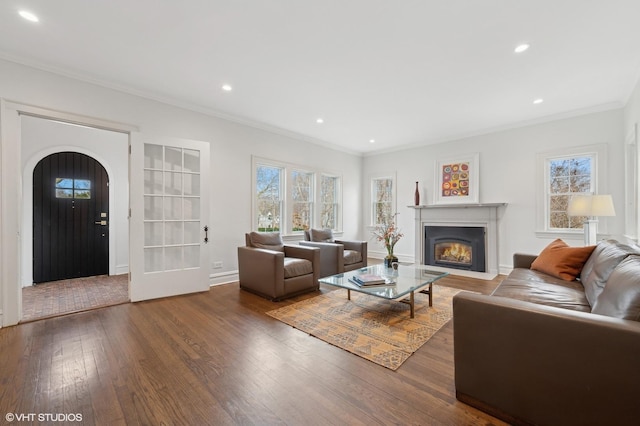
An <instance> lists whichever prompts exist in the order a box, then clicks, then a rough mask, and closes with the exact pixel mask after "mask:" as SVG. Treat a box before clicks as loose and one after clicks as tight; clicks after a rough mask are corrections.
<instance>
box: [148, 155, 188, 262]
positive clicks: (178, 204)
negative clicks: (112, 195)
mask: <svg viewBox="0 0 640 426" xmlns="http://www.w3.org/2000/svg"><path fill="white" fill-rule="evenodd" d="M199 171H200V153H199V151H195V150H185V149H182V148H177V147H170V146H165V147H163V146H159V145H158V146H156V145H149V144H145V170H144V190H145V194H147V195H145V197H144V201H145V214H144V220H145V225H144V233H145V235H144V242H145V272H156V271H169V270H181V269H185V268H194V267H198V266H199V265H200V257H199V253H200V245H199V244H200V230H201V225H200V221H199V219H200V174H199ZM152 194H153V195H152ZM187 244H188V245H187ZM194 254H197V256H198V257H197V258H195V259H194V258H192V257H189V256H191V255H194ZM187 255H188V256H187Z"/></svg>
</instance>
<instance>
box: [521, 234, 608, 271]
mask: <svg viewBox="0 0 640 426" xmlns="http://www.w3.org/2000/svg"><path fill="white" fill-rule="evenodd" d="M595 247H596V246H587V247H569V246H568V245H567V243H565V242H564V241H562V240H561V239H560V238H558V239H557V240H555V241H553V242H552V243H551V244H549V245H548V246H547V247H545V248H544V250H542V252H541V253H540V254H539V255H538V257H537V258H536V260H534V261H533V263H532V264H531V269H533V270H536V271H540V272H545V273H547V274H549V275H551V276H553V277H557V278H562V279H563V280H566V281H573V280H575V279H576V277H578V275H579V274H580V271H581V270H582V267H583V266H584V263H585V262H586V261H587V259H588V258H589V255H591V252H593V250H594V249H595Z"/></svg>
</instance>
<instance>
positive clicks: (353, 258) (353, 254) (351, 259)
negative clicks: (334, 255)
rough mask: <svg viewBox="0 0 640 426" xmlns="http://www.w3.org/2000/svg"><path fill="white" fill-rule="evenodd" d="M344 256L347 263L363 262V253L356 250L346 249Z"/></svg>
mask: <svg viewBox="0 0 640 426" xmlns="http://www.w3.org/2000/svg"><path fill="white" fill-rule="evenodd" d="M343 258H344V264H345V265H352V264H354V263H358V262H362V253H360V252H359V251H355V250H345V251H344V256H343Z"/></svg>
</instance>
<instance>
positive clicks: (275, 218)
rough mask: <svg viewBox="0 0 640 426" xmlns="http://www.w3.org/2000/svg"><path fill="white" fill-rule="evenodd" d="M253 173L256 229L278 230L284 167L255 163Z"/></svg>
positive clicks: (265, 230)
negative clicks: (254, 175)
mask: <svg viewBox="0 0 640 426" xmlns="http://www.w3.org/2000/svg"><path fill="white" fill-rule="evenodd" d="M255 173H256V180H255V185H256V191H255V197H256V198H255V200H256V203H255V206H256V214H257V216H256V221H257V222H256V225H257V229H258V231H264V232H274V231H279V230H280V218H281V216H282V204H283V199H282V194H283V191H282V187H283V185H282V184H283V180H284V179H283V176H284V168H282V167H277V166H272V165H268V164H257V165H256V167H255Z"/></svg>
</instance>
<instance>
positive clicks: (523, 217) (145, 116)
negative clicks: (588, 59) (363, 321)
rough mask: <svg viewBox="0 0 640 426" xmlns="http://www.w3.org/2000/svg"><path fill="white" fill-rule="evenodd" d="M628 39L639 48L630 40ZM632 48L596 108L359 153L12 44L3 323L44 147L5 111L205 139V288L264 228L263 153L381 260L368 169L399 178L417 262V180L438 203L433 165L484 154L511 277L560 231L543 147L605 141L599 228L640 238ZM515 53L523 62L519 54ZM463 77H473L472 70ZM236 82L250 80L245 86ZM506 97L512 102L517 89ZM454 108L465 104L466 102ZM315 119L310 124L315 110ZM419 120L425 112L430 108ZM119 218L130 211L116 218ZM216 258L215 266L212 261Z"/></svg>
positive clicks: (2, 67) (569, 236)
mask: <svg viewBox="0 0 640 426" xmlns="http://www.w3.org/2000/svg"><path fill="white" fill-rule="evenodd" d="M623 3H624V2H623ZM625 5H626V6H629V9H630V12H629V13H628V15H635V16H637V14H636V13H635V8H637V6H635V5H634V4H631V3H628V4H625ZM578 8H579V7H578ZM630 38H631V37H630ZM625 42H628V43H629V44H630V45H631V46H633V45H634V43H635V42H632V41H629V40H625ZM515 43H517V41H516V40H505V41H504V54H505V56H506V55H513V53H512V51H513V47H514V46H512V44H515ZM5 48H6V46H5ZM536 48H540V47H539V46H536V45H535V40H534V41H532V47H531V52H529V53H532V52H534V51H535V49H536ZM636 51H640V49H636V50H635V51H632V50H630V51H629V55H630V56H633V55H636V57H635V58H634V59H635V64H636V67H635V69H633V70H624V73H623V72H622V71H620V75H624V76H625V77H626V76H627V75H628V74H633V75H635V78H634V79H633V81H625V82H624V87H625V88H626V89H625V90H619V87H618V86H617V85H614V84H612V87H615V88H616V93H612V94H611V96H610V97H609V98H607V99H606V100H604V101H602V102H599V103H597V104H590V105H586V106H585V105H583V104H580V103H578V102H576V103H575V108H570V109H567V110H564V111H562V112H555V113H549V114H544V113H542V114H539V115H538V117H537V118H535V119H516V120H514V121H512V122H510V123H508V124H502V125H499V126H493V127H488V128H478V129H476V130H475V131H456V130H455V129H454V130H453V131H451V133H450V134H451V135H453V136H451V137H448V138H444V137H442V138H438V137H434V138H425V139H424V140H423V141H417V142H415V143H410V144H406V145H404V146H402V147H388V148H380V149H374V150H371V151H367V152H364V151H361V150H360V149H359V148H360V145H358V149H348V148H345V147H341V146H338V145H335V144H332V143H330V142H329V143H324V141H323V140H322V139H321V138H319V137H315V136H305V135H302V134H300V133H297V132H294V131H287V130H284V129H281V128H277V127H275V126H269V125H267V124H265V123H261V122H255V121H251V120H246V119H243V118H240V117H232V116H228V117H225V116H224V115H223V114H217V115H216V114H214V113H212V111H209V110H206V109H205V108H202V109H200V110H198V109H197V108H194V107H193V105H181V104H180V103H179V102H177V101H176V102H171V101H172V98H171V97H170V96H165V95H163V94H156V95H155V97H153V96H150V95H149V93H148V92H147V91H145V90H143V89H139V88H122V87H119V85H118V84H117V83H112V84H107V82H105V81H101V80H100V79H97V78H92V77H91V76H83V75H76V74H74V73H73V72H72V71H70V70H65V69H62V66H61V65H59V64H46V63H41V62H40V61H38V59H37V58H29V57H26V58H25V57H21V56H20V55H19V54H18V53H19V52H17V51H14V50H11V49H8V48H6V51H4V53H3V54H2V55H1V58H2V59H0V98H1V99H2V116H1V117H2V121H3V122H2V124H3V125H2V130H3V134H2V151H1V152H2V187H1V193H2V215H1V217H0V222H1V223H0V226H1V227H2V228H1V229H2V248H1V253H0V255H1V269H2V272H1V274H2V275H1V282H0V287H1V290H2V291H1V292H0V298H1V301H2V307H3V311H2V325H3V326H8V325H12V324H15V323H17V322H18V321H19V315H18V312H19V310H18V308H17V303H16V300H19V299H17V296H16V295H17V291H18V289H19V288H20V286H22V285H24V283H23V280H22V278H23V273H22V272H21V271H22V270H21V267H20V266H18V265H24V264H25V263H26V264H28V263H29V262H30V259H27V258H25V257H26V256H24V255H23V251H22V244H21V243H20V241H19V238H18V237H16V235H17V234H18V233H19V232H20V230H21V229H22V226H23V224H24V223H23V220H22V216H21V211H22V210H23V209H24V208H25V204H24V200H23V198H22V194H24V193H25V187H24V186H23V185H24V182H23V181H22V179H21V178H18V177H21V176H23V172H24V170H23V169H24V167H25V166H26V164H27V163H28V162H29V161H33V158H32V157H33V156H35V155H36V154H37V153H31V154H30V156H29V158H25V153H24V151H23V149H24V147H22V146H21V141H20V137H19V136H17V135H16V134H11V133H7V125H6V124H7V123H6V121H5V120H7V119H9V118H8V117H13V115H12V114H13V111H14V110H15V108H16V105H18V109H20V108H23V107H25V108H32V111H35V112H33V113H32V115H34V116H38V115H40V116H47V115H48V113H51V114H52V115H53V116H56V114H63V115H64V114H67V116H68V117H73V118H74V119H77V118H78V117H80V118H82V117H85V118H87V119H88V121H89V122H91V121H92V120H98V121H100V122H101V123H113V124H114V127H118V126H122V127H124V128H128V129H131V130H132V131H134V132H137V133H139V134H141V135H143V136H145V137H150V138H153V137H154V136H171V137H179V138H185V139H192V140H197V141H205V142H208V143H209V144H210V159H211V161H210V170H211V174H210V180H209V182H210V186H209V196H210V200H211V202H210V207H211V212H210V216H209V221H208V223H207V225H208V226H209V227H210V231H209V245H208V250H209V263H210V265H211V269H210V270H209V271H208V275H209V283H210V284H211V285H219V284H224V283H229V282H234V281H236V280H237V271H238V260H237V247H238V246H241V245H244V234H245V233H246V232H248V231H250V230H252V229H255V228H256V223H254V220H253V218H254V214H253V204H252V203H253V195H252V188H253V182H252V179H253V175H254V170H253V164H254V163H253V160H254V159H255V158H260V159H266V160H271V161H276V162H280V163H283V164H294V165H297V166H300V167H303V168H307V169H309V170H314V171H318V172H331V173H334V174H336V175H339V176H340V178H341V184H342V188H341V189H342V191H341V192H342V197H341V201H342V206H341V210H342V214H341V220H340V229H339V230H338V231H340V232H339V233H337V234H338V235H339V236H340V237H341V238H344V239H363V240H368V241H369V247H370V253H371V255H372V257H377V258H382V257H383V255H384V248H383V247H382V246H380V245H379V244H377V243H376V242H375V241H374V240H373V239H372V238H371V230H372V227H371V211H370V208H369V206H370V199H369V197H370V195H369V194H370V185H371V179H372V178H373V177H376V176H391V177H393V179H394V184H395V185H394V186H395V193H394V194H395V205H396V209H397V211H398V213H399V215H398V225H399V227H400V228H401V229H402V230H403V231H404V234H405V236H404V237H403V238H402V239H401V240H400V242H399V243H398V245H397V246H396V254H397V255H398V257H399V258H400V260H401V261H402V262H408V263H410V262H416V261H417V259H416V253H415V247H416V241H415V238H414V226H415V220H414V209H412V208H410V207H409V206H412V205H413V204H414V190H415V183H416V182H418V184H419V191H420V195H421V204H426V205H430V204H433V203H434V201H435V191H436V188H437V182H436V164H437V161H438V160H440V159H442V158H450V157H452V156H453V157H455V156H457V155H467V154H471V153H479V171H480V174H479V202H481V203H506V206H505V207H504V208H503V209H502V210H501V216H500V225H499V243H498V245H499V259H498V264H499V269H500V272H501V273H508V272H509V271H510V269H511V268H512V267H513V265H512V255H513V253H515V252H526V253H539V252H540V251H541V250H542V249H543V248H544V247H545V246H546V245H547V244H549V243H550V242H551V241H552V240H554V239H555V238H556V236H557V235H558V234H554V233H549V232H548V230H546V229H545V228H544V223H542V224H541V223H540V217H541V216H542V217H544V211H543V207H542V206H541V202H540V191H543V190H544V188H543V186H544V178H543V176H542V174H543V170H544V169H543V167H542V165H541V158H544V157H545V156H547V155H564V154H565V153H570V152H580V150H581V149H583V148H586V149H587V150H593V149H595V148H594V147H601V146H603V145H604V146H606V149H605V155H604V156H600V157H599V159H598V161H599V162H598V165H597V167H598V173H599V174H598V192H599V193H607V194H611V195H612V197H613V200H614V204H615V210H616V217H614V218H601V219H600V223H599V233H600V234H599V236H600V237H601V238H604V237H608V236H612V237H615V238H619V239H621V238H625V235H626V236H629V237H631V238H632V239H633V238H634V237H635V236H636V235H637V230H638V226H637V223H638V218H637V217H629V216H628V212H629V211H632V210H630V209H629V206H628V203H629V202H632V201H631V199H630V198H629V193H628V191H627V189H626V188H628V182H629V176H631V175H629V173H630V172H629V171H628V170H627V169H626V167H627V165H628V163H627V162H626V157H625V156H626V155H628V145H632V144H635V143H636V142H637V137H638V136H637V134H636V132H637V123H638V122H640V75H639V74H638V72H639V71H640V62H639V61H638V57H637V54H636V53H635V52H636ZM525 53H526V52H525ZM512 59H513V60H514V61H517V60H521V59H522V58H520V57H515V56H513V58H512ZM107 62H108V61H107ZM105 65H106V64H105ZM138 71H139V72H143V71H144V70H138ZM469 73H470V74H473V71H469ZM605 76H606V77H607V78H609V79H610V80H616V76H611V74H607V73H606V72H604V73H603V75H602V79H605ZM571 78H573V76H571ZM576 79H579V78H577V77H576ZM590 83H591V82H590V81H586V82H584V84H583V86H584V91H588V87H589V84H590ZM477 84H482V81H481V80H478V82H477ZM563 84H564V82H563V81H559V82H558V85H563ZM542 89H544V88H541V89H540V90H542ZM207 90H209V89H207ZM234 90H235V91H241V90H243V89H242V88H241V87H237V88H234ZM208 95H209V96H211V97H215V98H219V97H223V96H227V95H229V96H233V95H234V93H233V92H231V93H219V91H216V92H215V93H208ZM457 96H460V95H457ZM535 96H538V95H535ZM542 96H545V97H546V99H545V102H544V103H542V104H539V105H533V104H532V99H528V98H527V99H526V100H522V99H521V100H519V101H521V102H523V103H527V108H538V109H540V108H547V107H548V105H552V104H553V98H552V97H547V96H546V95H542ZM424 97H428V94H424ZM505 99H507V98H505ZM173 100H175V99H173ZM508 100H509V101H513V99H512V98H511V97H508ZM305 102H306V101H300V102H299V103H300V104H303V103H305ZM399 102H400V101H399ZM436 107H437V106H436ZM459 107H460V109H461V110H463V109H464V108H463V107H462V102H460V103H459ZM38 112H39V113H38ZM475 114H477V115H482V114H488V115H490V114H491V111H488V112H487V111H476V112H475ZM472 115H473V114H472ZM466 117H469V116H468V115H467V116H466ZM308 119H309V120H311V121H314V122H315V120H316V116H315V115H314V116H310V117H308ZM424 119H425V120H427V121H428V119H429V117H427V116H425V118H424ZM315 124H316V123H314V125H315ZM318 125H320V124H319V123H318ZM323 125H326V126H330V125H331V118H330V117H325V123H323ZM105 127H106V126H105ZM452 127H455V123H454V124H453V125H452ZM19 128H20V127H19V126H18V129H19ZM372 137H373V136H372ZM368 139H369V137H367V138H366V140H365V141H364V143H365V149H366V150H370V149H371V148H370V145H369V140H368ZM358 143H360V142H358ZM383 143H384V141H383V140H382V139H380V138H378V140H376V144H378V145H377V146H384V145H382V144H383ZM373 146H375V145H373ZM576 150H577V151H576ZM124 161H125V162H126V161H127V160H126V159H124ZM634 200H635V199H634ZM635 202H636V203H637V201H635ZM16 206H17V207H16ZM125 214H126V213H125ZM118 219H119V220H121V221H125V222H126V220H127V218H126V217H122V215H121V217H119V218H118ZM561 236H562V238H563V239H565V240H566V241H567V242H568V243H569V244H571V245H576V246H579V245H582V244H583V235H582V233H581V231H580V230H579V229H578V230H576V231H574V232H565V233H562V234H561ZM286 239H287V240H289V241H296V240H300V239H302V235H301V233H299V234H296V235H288V236H286ZM118 258H119V259H128V258H129V256H128V247H127V246H126V245H125V246H124V247H122V248H121V249H120V252H119V253H118ZM124 262H125V261H124V260H123V261H122V262H121V263H120V264H119V265H118V267H119V268H120V269H119V270H126V269H127V268H128V266H129V265H126V264H125V263H124ZM214 263H215V264H216V265H221V267H217V266H216V267H215V268H214V267H213V265H214Z"/></svg>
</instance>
